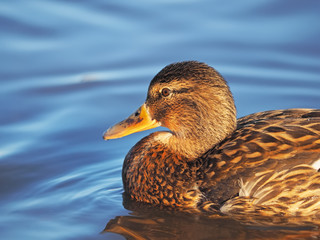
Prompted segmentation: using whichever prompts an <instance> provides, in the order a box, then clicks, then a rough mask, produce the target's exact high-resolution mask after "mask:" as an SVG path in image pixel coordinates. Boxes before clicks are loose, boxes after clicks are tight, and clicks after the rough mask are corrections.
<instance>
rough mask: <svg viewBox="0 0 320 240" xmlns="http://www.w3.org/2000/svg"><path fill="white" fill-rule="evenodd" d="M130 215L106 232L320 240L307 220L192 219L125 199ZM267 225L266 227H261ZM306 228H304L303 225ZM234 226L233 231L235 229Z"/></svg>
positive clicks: (151, 236)
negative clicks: (305, 221)
mask: <svg viewBox="0 0 320 240" xmlns="http://www.w3.org/2000/svg"><path fill="white" fill-rule="evenodd" d="M124 206H125V207H126V208H127V209H129V210H130V211H131V213H130V215H126V216H117V217H115V218H114V219H111V220H110V221H109V222H108V223H107V225H106V227H105V229H104V230H103V232H112V233H117V234H120V235H122V236H124V237H125V238H126V239H138V240H144V239H154V240H156V239H159V240H160V239H315V238H318V237H320V232H319V229H318V227H317V226H316V225H312V224H311V225H310V223H304V224H303V222H304V220H305V219H302V218H301V219H297V218H295V219H291V221H290V223H289V224H288V219H281V218H278V219H275V218H272V219H271V218H269V219H253V218H251V219H248V218H247V219H245V218H243V219H241V222H240V221H236V220H234V219H231V218H229V217H226V216H220V215H214V216H210V217H207V216H203V215H191V214H187V213H183V212H174V211H170V210H164V209H163V210H160V209H158V208H153V207H151V206H149V205H146V204H142V203H135V202H132V201H130V200H128V199H126V197H124ZM261 224H263V226H261ZM301 224H303V225H301ZM231 226H232V227H231Z"/></svg>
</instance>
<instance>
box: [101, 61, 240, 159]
mask: <svg viewBox="0 0 320 240" xmlns="http://www.w3.org/2000/svg"><path fill="white" fill-rule="evenodd" d="M158 126H163V127H166V128H168V129H169V130H170V135H169V136H170V137H169V138H167V137H166V138H163V139H166V141H165V142H164V143H165V144H166V145H167V147H168V148H171V149H172V150H173V151H174V152H176V153H177V154H181V155H183V156H185V157H187V158H196V157H199V156H201V155H202V154H204V153H205V152H206V151H207V150H209V149H211V148H212V147H213V146H215V145H216V144H218V143H219V142H221V141H222V140H223V139H225V138H226V137H227V136H228V135H230V134H231V133H232V132H233V131H234V129H235V127H236V109H235V106H234V101H233V97H232V94H231V92H230V89H229V87H228V85H227V83H226V81H225V80H224V79H223V77H222V76H221V75H220V74H219V73H218V72H217V71H216V70H215V69H213V68H212V67H210V66H208V65H207V64H205V63H200V62H196V61H187V62H179V63H174V64H170V65H168V66H166V67H165V68H163V69H162V70H161V71H160V72H159V73H158V74H157V75H156V76H155V77H154V78H153V79H152V81H151V83H150V86H149V89H148V94H147V99H146V101H145V103H144V104H143V105H142V106H141V107H140V108H139V109H138V110H137V111H136V112H134V113H133V114H132V115H131V116H129V117H128V118H127V119H125V120H123V121H122V122H120V123H118V124H116V125H114V126H112V127H111V128H109V129H108V130H107V131H106V132H105V133H104V139H105V140H108V139H114V138H120V137H123V136H126V135H129V134H132V133H134V132H139V131H144V130H147V129H151V128H154V127H158ZM161 133H162V134H164V133H163V132H160V133H159V134H161ZM165 134H166V136H168V133H167V132H166V133H165ZM158 139H159V138H158Z"/></svg>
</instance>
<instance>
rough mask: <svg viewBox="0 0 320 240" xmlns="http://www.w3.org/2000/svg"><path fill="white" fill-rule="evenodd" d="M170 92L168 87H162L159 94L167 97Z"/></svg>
mask: <svg viewBox="0 0 320 240" xmlns="http://www.w3.org/2000/svg"><path fill="white" fill-rule="evenodd" d="M170 93H171V90H170V89H169V88H163V89H162V90H161V95H162V96H164V97H168V96H169V95H170Z"/></svg>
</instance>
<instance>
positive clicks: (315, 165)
mask: <svg viewBox="0 0 320 240" xmlns="http://www.w3.org/2000/svg"><path fill="white" fill-rule="evenodd" d="M311 167H313V168H314V169H315V170H317V171H318V170H319V169H320V159H318V160H317V161H315V162H314V163H313V164H312V165H311Z"/></svg>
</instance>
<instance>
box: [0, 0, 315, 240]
mask: <svg viewBox="0 0 320 240" xmlns="http://www.w3.org/2000/svg"><path fill="white" fill-rule="evenodd" d="M319 11H320V1H318V0H309V1H300V0H291V1H278V0H260V1H249V0H246V1H235V0H232V1H224V2H223V1H209V0H200V1H199V0H187V1H181V0H173V1H166V0H165V1H160V0H158V1H146V0H137V1H131V2H129V1H128V2H125V1H116V0H108V1H102V0H93V1H66V0H56V1H49V0H42V1H36V0H28V1H19V0H13V1H2V2H1V3H0V81H1V87H0V114H1V115H0V136H1V138H0V196H1V198H0V213H1V214H0V238H1V239H33V240H37V239H50V240H51V239H59V240H60V239H77V240H79V239H126V238H128V239H270V238H272V239H281V238H283V237H297V236H300V237H301V236H302V235H303V234H305V235H303V237H304V238H309V237H310V238H311V237H312V236H315V235H316V234H317V232H316V230H312V231H311V232H308V233H306V231H305V230H303V231H302V230H301V229H299V228H293V229H289V230H288V229H282V228H279V229H278V228H275V229H269V228H267V229H264V228H257V227H248V226H245V225H242V224H240V223H238V222H236V221H234V220H232V219H228V218H226V219H206V218H201V217H200V218H198V217H192V216H184V215H183V214H182V215H181V214H175V213H172V214H170V213H163V212H159V213H158V212H156V211H155V210H151V211H147V210H145V211H144V210H142V209H143V208H140V209H139V208H138V209H134V208H133V209H132V208H131V207H127V209H126V208H125V207H124V205H123V203H122V201H123V198H122V180H121V167H122V161H123V158H124V156H125V154H126V153H127V151H128V150H129V149H130V147H131V146H133V145H134V144H135V143H136V142H137V141H138V140H139V139H140V138H142V137H143V136H145V135H146V134H147V133H146V132H144V133H138V134H134V135H132V136H128V137H126V138H123V139H119V140H113V141H108V142H104V141H103V140H102V133H103V131H104V130H105V129H106V128H107V127H109V126H110V125H112V124H114V123H115V122H117V121H119V120H122V119H123V118H125V117H126V116H128V115H129V114H131V113H132V112H133V111H134V110H135V109H136V108H137V107H138V106H139V105H140V104H141V103H142V102H143V101H144V99H145V96H146V90H147V87H148V84H149V81H150V80H151V79H152V77H153V76H154V75H155V74H156V73H157V72H158V71H159V70H160V69H161V68H162V67H164V66H165V65H167V64H169V63H172V62H176V61H182V60H198V61H204V62H206V63H208V64H209V65H211V66H213V67H215V68H216V69H217V70H218V71H220V72H221V74H222V75H223V76H224V77H225V78H226V79H227V80H228V82H229V84H230V87H231V89H232V91H233V94H234V97H235V101H236V106H237V110H238V116H239V117H240V116H244V115H246V114H249V113H253V112H258V111H263V110H270V109H283V108H293V107H307V108H320V94H319V92H320V26H319V22H320V14H319ZM106 225H107V228H106V229H105V227H106ZM104 229H105V230H104ZM130 237H131V238H130Z"/></svg>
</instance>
